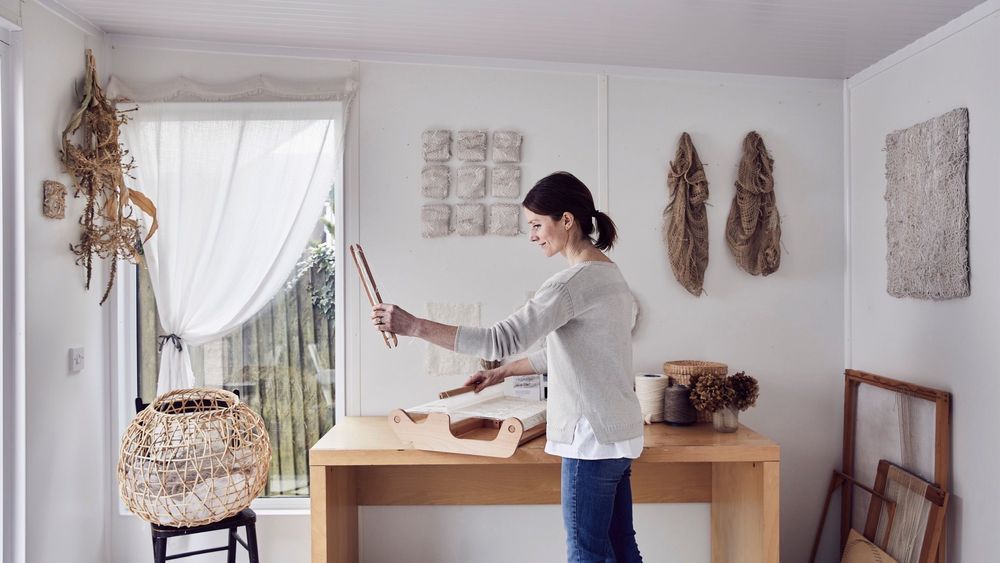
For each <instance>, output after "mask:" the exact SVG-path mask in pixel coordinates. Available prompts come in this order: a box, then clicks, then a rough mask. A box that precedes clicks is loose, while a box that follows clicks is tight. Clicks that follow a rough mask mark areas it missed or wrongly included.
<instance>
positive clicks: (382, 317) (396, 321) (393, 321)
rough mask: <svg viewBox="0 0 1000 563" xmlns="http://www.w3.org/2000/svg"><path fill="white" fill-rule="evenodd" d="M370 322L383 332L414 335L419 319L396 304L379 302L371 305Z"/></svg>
mask: <svg viewBox="0 0 1000 563" xmlns="http://www.w3.org/2000/svg"><path fill="white" fill-rule="evenodd" d="M372 324H373V325H375V328H377V329H378V330H381V331H383V332H392V333H395V334H398V335H401V336H414V335H415V334H416V333H417V327H418V326H419V324H420V319H418V318H417V317H414V316H413V315H411V314H409V313H407V312H406V311H405V310H404V309H403V308H402V307H399V306H397V305H392V304H390V303H379V304H378V305H375V306H374V307H372Z"/></svg>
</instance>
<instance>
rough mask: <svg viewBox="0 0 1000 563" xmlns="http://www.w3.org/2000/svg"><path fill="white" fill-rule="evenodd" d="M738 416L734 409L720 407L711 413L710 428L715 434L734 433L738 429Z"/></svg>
mask: <svg viewBox="0 0 1000 563" xmlns="http://www.w3.org/2000/svg"><path fill="white" fill-rule="evenodd" d="M739 415H740V411H738V410H736V408H735V407H729V406H726V407H722V408H721V409H719V410H717V411H715V412H713V413H712V426H714V427H715V431H716V432H736V430H737V429H739V427H740V417H739Z"/></svg>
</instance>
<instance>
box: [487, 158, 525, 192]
mask: <svg viewBox="0 0 1000 563" xmlns="http://www.w3.org/2000/svg"><path fill="white" fill-rule="evenodd" d="M490 184H491V188H492V189H491V190H490V192H491V193H492V194H493V197H505V198H516V197H520V195H521V167H520V166H510V165H502V164H501V165H498V166H494V167H493V174H491V175H490Z"/></svg>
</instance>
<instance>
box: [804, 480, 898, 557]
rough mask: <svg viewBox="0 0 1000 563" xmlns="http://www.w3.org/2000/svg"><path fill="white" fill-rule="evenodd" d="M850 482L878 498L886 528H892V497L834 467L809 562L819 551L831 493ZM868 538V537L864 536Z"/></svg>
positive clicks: (894, 512) (831, 497) (893, 515)
mask: <svg viewBox="0 0 1000 563" xmlns="http://www.w3.org/2000/svg"><path fill="white" fill-rule="evenodd" d="M847 484H850V485H852V486H853V487H859V488H861V489H863V490H865V491H867V492H868V494H870V495H872V497H873V498H878V499H879V500H880V501H881V502H883V503H884V504H885V509H886V515H887V521H886V529H888V530H891V529H892V521H893V520H894V519H895V517H896V503H895V501H893V500H892V499H890V498H888V497H886V496H885V495H882V494H881V493H879V492H878V491H876V490H875V489H873V488H871V487H867V486H865V485H864V484H862V483H859V482H858V481H857V480H855V479H854V478H853V477H851V476H849V475H844V474H843V473H841V472H840V471H837V470H836V469H834V470H833V476H832V477H831V478H830V486H829V487H828V488H827V490H826V500H825V501H824V502H823V512H821V513H820V518H819V525H818V526H817V527H816V538H815V539H814V540H813V547H812V552H811V553H810V554H809V563H816V555H817V554H818V553H819V543H820V540H821V539H822V538H823V527H824V526H825V524H826V513H827V512H829V510H830V502H831V500H833V493H835V492H837V489H839V488H840V487H843V486H844V485H847ZM865 539H868V538H865ZM841 545H843V544H841Z"/></svg>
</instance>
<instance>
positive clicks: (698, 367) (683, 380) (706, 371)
mask: <svg viewBox="0 0 1000 563" xmlns="http://www.w3.org/2000/svg"><path fill="white" fill-rule="evenodd" d="M728 373H729V366H727V365H726V364H722V363H719V362H702V361H699V360H673V361H670V362H664V363H663V375H666V376H667V377H669V378H670V379H672V380H673V381H674V382H676V383H680V384H681V385H685V386H687V387H689V388H691V389H694V385H695V383H698V378H699V377H701V376H703V375H720V376H725V375H727V374H728ZM698 422H712V413H710V412H701V411H698Z"/></svg>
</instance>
